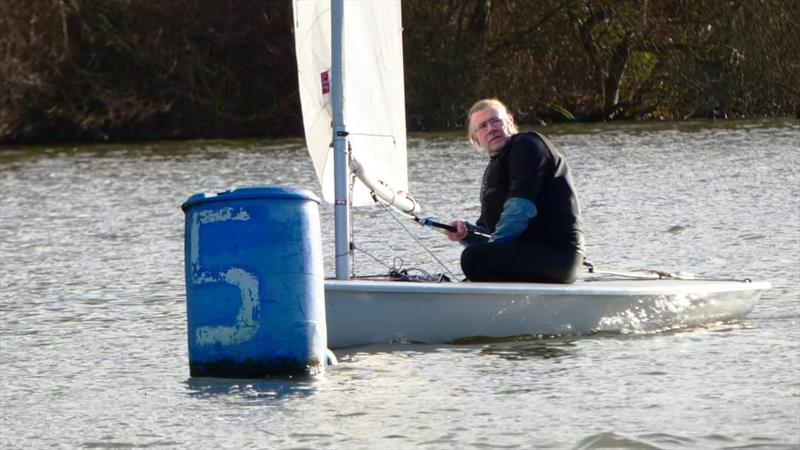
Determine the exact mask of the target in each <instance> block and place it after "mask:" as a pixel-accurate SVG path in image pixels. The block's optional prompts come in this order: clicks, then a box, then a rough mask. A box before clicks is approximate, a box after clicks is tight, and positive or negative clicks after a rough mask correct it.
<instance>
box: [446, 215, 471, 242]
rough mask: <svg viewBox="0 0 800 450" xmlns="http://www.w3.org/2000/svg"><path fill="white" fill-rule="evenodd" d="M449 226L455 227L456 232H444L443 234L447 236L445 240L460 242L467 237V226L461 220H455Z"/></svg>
mask: <svg viewBox="0 0 800 450" xmlns="http://www.w3.org/2000/svg"><path fill="white" fill-rule="evenodd" d="M450 225H452V226H454V227H456V231H455V232H453V231H445V232H444V234H446V235H447V238H448V239H450V240H451V241H460V240H462V239H464V238H465V237H467V224H466V223H465V222H464V221H463V220H461V219H456V220H454V221H452V222H450Z"/></svg>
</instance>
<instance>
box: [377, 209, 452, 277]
mask: <svg viewBox="0 0 800 450" xmlns="http://www.w3.org/2000/svg"><path fill="white" fill-rule="evenodd" d="M378 204H379V205H381V206H382V207H383V209H384V210H385V211H386V212H387V213H388V214H389V216H391V218H392V219H394V221H395V222H397V224H398V225H400V226H401V227H402V228H403V229H404V230H405V231H406V233H408V234H409V235H410V236H411V237H412V238H413V239H414V240H415V241H416V242H417V244H418V245H419V246H420V247H422V249H423V250H425V251H426V252H427V253H428V254H429V255H430V256H431V258H433V259H435V260H436V262H437V263H439V265H440V266H442V268H443V269H444V270H445V271H447V273H449V274H450V276H451V277H453V279H454V280H456V279H458V277H456V275H455V274H454V273H453V272H452V271H451V270H450V269H449V268H448V267H447V266H446V265H445V264H444V263H443V262H442V261H441V260H440V259H439V258H437V257H436V255H434V254H433V252H432V251H430V249H429V248H428V247H426V246H425V244H423V243H422V241H420V240H419V238H417V236H416V235H415V234H414V233H412V232H411V231H409V230H408V228H406V226H405V225H403V222H401V221H400V220H398V219H397V217H395V215H394V214H392V211H391V210H389V207H388V206H386V205H384V204H383V203H382V202H378Z"/></svg>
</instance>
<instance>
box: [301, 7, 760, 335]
mask: <svg viewBox="0 0 800 450" xmlns="http://www.w3.org/2000/svg"><path fill="white" fill-rule="evenodd" d="M294 27H295V46H296V52H297V64H298V73H299V87H300V98H301V104H302V109H303V122H304V126H305V136H306V143H307V146H308V150H309V153H310V156H311V159H312V161H313V164H314V169H315V171H316V173H317V176H318V178H319V181H320V184H321V187H322V197H323V199H325V200H326V201H328V202H330V203H333V204H334V205H335V207H334V210H335V213H334V214H335V227H336V247H335V248H336V279H335V280H327V281H326V282H325V304H326V307H325V310H326V316H327V333H328V346H329V347H332V348H341V347H348V346H356V345H365V344H372V343H387V342H397V341H403V342H422V343H444V342H453V341H458V340H461V339H466V338H471V337H490V338H500V337H509V336H529V335H580V334H589V333H595V332H598V331H612V332H620V331H621V332H625V331H636V332H639V331H641V332H650V331H659V330H666V329H674V328H682V327H692V326H697V325H701V324H708V323H714V322H720V321H733V320H740V319H742V318H744V317H745V316H746V315H747V314H748V313H749V312H750V311H752V309H753V308H754V306H755V305H756V303H757V302H758V299H759V297H760V295H761V292H762V291H764V290H766V289H769V288H770V284H769V283H767V282H751V281H749V280H744V281H727V280H693V279H679V278H678V277H673V276H667V275H666V274H660V273H655V272H652V273H646V274H634V275H632V276H631V274H622V276H610V275H605V276H599V275H598V274H592V273H587V274H585V275H584V276H583V277H581V278H580V279H579V280H578V281H576V282H575V283H573V284H571V285H556V284H540V283H475V282H448V283H444V282H442V283H435V282H430V283H425V282H416V283H415V282H402V281H389V280H388V279H387V280H386V281H374V280H363V279H356V278H354V277H353V276H352V274H351V273H350V265H349V264H350V258H351V252H352V249H351V245H350V241H349V236H350V231H349V230H350V225H351V224H350V219H349V217H350V213H349V208H350V207H351V206H360V205H365V204H372V203H374V202H375V197H376V196H377V197H379V198H380V199H381V202H383V203H385V204H389V205H391V206H393V207H394V208H396V209H398V210H400V211H402V212H404V213H406V214H409V215H412V216H416V215H417V214H419V211H420V207H419V205H418V204H417V203H416V202H415V201H414V200H413V198H411V197H410V196H409V195H407V194H405V191H407V189H408V178H407V166H406V130H405V98H404V86H403V52H402V25H401V9H400V2H399V1H348V2H346V1H343V0H332V1H331V0H320V1H308V0H303V1H295V2H294Z"/></svg>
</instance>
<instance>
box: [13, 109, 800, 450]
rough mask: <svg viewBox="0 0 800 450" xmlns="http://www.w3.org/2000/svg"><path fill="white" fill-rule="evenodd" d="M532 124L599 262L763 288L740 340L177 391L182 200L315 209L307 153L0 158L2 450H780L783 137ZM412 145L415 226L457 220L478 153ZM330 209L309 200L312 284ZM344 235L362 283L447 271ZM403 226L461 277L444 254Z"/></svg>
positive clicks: (460, 354)
mask: <svg viewBox="0 0 800 450" xmlns="http://www.w3.org/2000/svg"><path fill="white" fill-rule="evenodd" d="M541 131H543V132H545V133H547V134H548V135H549V136H550V137H551V138H552V140H553V141H554V142H555V143H556V144H557V145H559V146H560V148H561V149H562V151H563V152H564V153H565V154H566V155H567V156H568V158H569V160H570V162H571V165H572V169H573V173H574V177H575V180H576V183H577V185H578V189H579V191H580V197H581V202H582V205H583V210H584V218H585V221H586V230H587V237H588V249H589V256H590V258H591V259H592V260H593V261H594V262H595V264H596V265H597V266H599V267H604V268H620V269H635V268H652V269H660V270H667V271H684V272H693V273H698V274H704V275H715V276H725V277H737V278H743V277H750V278H753V279H759V280H768V281H771V282H772V283H773V286H774V288H773V289H772V290H770V291H768V292H767V293H766V294H765V295H764V296H763V298H762V301H761V302H760V303H759V304H758V305H757V307H756V309H755V310H754V311H753V312H752V313H751V314H750V316H749V317H748V319H747V320H746V321H744V322H742V323H735V324H721V325H716V326H712V327H706V328H699V329H691V330H679V331H673V332H670V333H660V334H651V335H635V334H633V335H619V334H616V335H615V334H598V335H595V336H588V337H583V338H576V337H569V338H566V337H564V338H553V339H541V340H529V341H520V342H491V343H477V342H473V343H471V344H465V345H442V346H424V345H412V344H391V345H388V344H387V345H376V346H370V347H363V348H354V349H348V350H341V351H339V352H338V356H339V359H340V364H339V365H338V366H336V367H334V368H332V369H330V370H329V371H328V373H327V374H326V375H325V376H324V377H319V378H315V379H306V380H281V379H270V380H219V379H191V378H189V376H188V372H189V371H188V362H187V356H186V310H185V293H184V284H183V276H184V274H183V214H182V212H181V211H180V208H179V207H180V204H181V203H182V202H183V201H185V200H186V199H187V198H188V197H189V196H190V195H192V194H194V193H197V192H203V191H207V192H216V191H221V190H225V189H228V188H231V187H237V186H238V187H244V186H256V185H274V184H277V185H292V186H300V187H304V188H306V189H309V190H311V191H314V192H319V188H318V186H317V183H316V181H315V178H314V174H313V170H312V167H311V164H310V162H309V161H308V159H307V158H306V155H305V149H304V144H303V141H302V140H299V139H293V140H282V141H268V140H241V141H188V142H178V143H174V142H173V143H154V144H118V145H97V146H79V147H73V146H55V147H21V148H9V149H4V150H2V151H0V189H1V190H2V199H0V262H1V263H2V268H1V270H0V368H1V370H0V412H1V413H2V419H1V421H0V446H2V447H3V448H45V447H54V448H141V447H150V448H186V449H190V448H191V449H193V448H237V449H239V448H348V449H351V448H365V449H367V448H368V449H373V448H520V449H528V448H539V449H548V448H551V449H563V448H575V449H596V448H609V447H615V448H653V449H695V448H769V449H775V448H778V449H781V448H786V449H788V448H798V446H800V381H798V380H800V354H799V352H800V327H798V322H799V321H800V297H799V296H800V175H799V172H800V126H798V124H797V121H780V120H779V121H753V122H723V123H708V122H706V123H688V124H679V125H676V124H658V125H652V124H647V125H641V124H630V125H613V126H612V125H596V126H595V125H582V126H568V127H549V128H545V129H542V130H541ZM409 147H410V148H409V159H410V161H409V172H410V175H411V182H410V184H411V191H412V192H413V193H414V194H415V196H416V197H417V199H418V200H419V201H420V202H421V203H422V204H423V206H424V208H425V209H426V214H427V215H432V216H436V217H438V218H441V219H444V220H449V219H451V218H454V217H463V218H468V219H472V220H474V219H475V218H476V216H477V210H478V198H477V190H478V184H479V179H480V176H481V173H482V170H483V165H484V160H483V159H482V157H481V156H480V155H479V154H478V153H477V152H475V151H474V150H472V149H471V148H469V146H468V145H467V144H466V143H465V142H464V140H463V136H461V134H437V135H434V134H429V135H428V134H426V135H417V136H412V137H411V138H410V140H409ZM331 211H332V208H331V207H330V206H323V207H322V220H323V223H322V227H323V233H324V238H325V240H326V244H325V246H324V253H325V264H326V273H328V274H331V273H333V267H332V259H331V256H332V254H333V244H332V242H330V239H329V238H330V236H331V235H332V214H331ZM354 221H355V224H356V231H355V236H356V243H357V245H358V247H359V248H361V249H363V252H360V253H359V254H358V256H357V258H356V270H357V271H358V272H359V273H360V274H370V273H383V272H385V271H386V267H385V266H384V265H383V264H387V265H392V264H393V261H396V262H395V264H400V263H401V262H400V261H401V260H402V264H403V267H406V268H409V267H413V268H419V269H422V270H426V271H430V272H441V271H442V270H444V269H443V268H441V267H440V266H438V264H437V263H436V261H435V260H434V259H433V258H432V257H431V256H429V255H428V254H426V253H425V252H423V251H422V250H421V249H420V247H419V245H418V244H417V243H416V242H415V241H414V240H413V239H411V238H410V237H408V236H407V235H406V234H405V232H404V231H403V230H402V228H400V226H399V225H398V224H397V223H396V222H395V221H394V219H393V218H392V217H390V216H388V215H387V214H386V213H385V212H384V211H382V210H380V209H379V208H366V209H360V210H358V211H356V212H355V214H354ZM406 225H407V226H408V227H409V228H410V229H411V230H412V231H413V232H414V233H415V234H416V235H417V237H418V239H419V240H420V241H421V242H422V243H423V244H424V245H425V246H427V247H428V248H430V249H431V251H433V252H434V253H435V255H436V256H437V257H438V258H439V259H440V260H442V261H443V262H445V264H446V265H447V266H448V268H449V269H450V270H452V271H454V272H458V271H459V270H458V257H459V251H460V249H459V248H458V247H457V246H454V245H451V244H449V243H448V241H446V240H444V239H443V237H442V236H440V235H439V234H437V233H435V232H431V231H428V230H423V229H418V228H413V226H412V225H408V224H407V223H406ZM370 255H371V256H370ZM373 257H374V258H377V259H378V260H380V261H381V263H378V262H376V261H375V260H374V259H373ZM395 258H399V259H396V260H395Z"/></svg>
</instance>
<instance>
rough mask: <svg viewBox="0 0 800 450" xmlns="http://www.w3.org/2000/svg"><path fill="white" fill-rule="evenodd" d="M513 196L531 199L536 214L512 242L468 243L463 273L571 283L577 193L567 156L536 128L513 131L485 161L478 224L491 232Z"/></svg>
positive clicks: (578, 248)
mask: <svg viewBox="0 0 800 450" xmlns="http://www.w3.org/2000/svg"><path fill="white" fill-rule="evenodd" d="M512 197H520V198H523V199H526V200H529V201H531V202H533V204H534V206H535V209H536V215H535V217H533V218H532V219H530V221H529V222H528V226H527V228H526V229H525V231H523V232H522V234H521V235H519V236H518V237H517V238H516V239H515V240H513V241H510V242H482V243H481V242H479V243H471V244H469V245H468V247H467V248H466V249H464V252H463V253H462V255H461V268H462V269H463V271H464V274H465V275H466V276H467V278H468V279H470V280H472V281H538V282H556V283H571V282H573V281H574V280H575V278H576V277H577V276H578V274H579V273H580V269H581V265H582V263H583V253H584V237H583V224H582V221H581V213H580V206H579V204H578V197H577V195H576V193H575V188H574V185H573V182H572V177H571V176H570V173H569V169H568V167H567V162H566V160H565V159H564V157H563V156H561V154H559V153H558V152H557V151H556V150H555V149H554V147H553V145H552V144H551V143H550V142H549V141H548V140H547V139H546V138H544V137H543V136H541V135H539V134H537V133H519V134H516V135H514V136H512V137H511V138H510V140H509V142H507V143H506V145H505V146H504V147H503V148H502V149H501V150H500V152H498V153H497V154H496V155H494V156H492V157H491V159H490V160H489V164H488V165H487V167H486V171H485V172H484V175H483V183H482V186H481V216H480V218H479V219H478V221H477V226H478V227H479V228H483V229H485V230H487V231H488V232H490V233H494V232H495V227H496V226H497V223H498V221H499V220H500V217H501V214H502V212H503V206H504V204H505V202H506V200H508V199H509V198H512Z"/></svg>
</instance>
